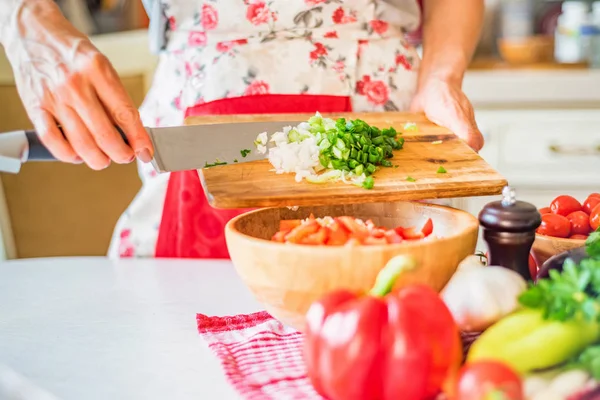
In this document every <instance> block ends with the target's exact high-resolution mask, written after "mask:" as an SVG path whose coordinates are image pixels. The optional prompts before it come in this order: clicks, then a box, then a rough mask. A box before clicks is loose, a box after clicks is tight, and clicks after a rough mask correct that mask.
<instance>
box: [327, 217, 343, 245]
mask: <svg viewBox="0 0 600 400" xmlns="http://www.w3.org/2000/svg"><path fill="white" fill-rule="evenodd" d="M347 241H348V231H346V229H345V228H343V227H342V226H341V225H340V223H339V222H337V221H333V223H332V224H331V225H329V237H328V238H327V244H328V245H329V246H342V245H344V244H346V242H347Z"/></svg>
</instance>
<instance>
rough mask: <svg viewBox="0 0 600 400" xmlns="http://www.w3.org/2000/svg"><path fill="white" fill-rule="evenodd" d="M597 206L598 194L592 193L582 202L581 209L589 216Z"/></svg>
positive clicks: (599, 202)
mask: <svg viewBox="0 0 600 400" xmlns="http://www.w3.org/2000/svg"><path fill="white" fill-rule="evenodd" d="M598 204H600V194H598V193H592V194H590V195H589V196H588V198H587V199H585V201H584V202H583V206H582V209H583V211H585V212H586V213H588V214H591V213H592V210H593V209H594V207H596V206H597V205H598Z"/></svg>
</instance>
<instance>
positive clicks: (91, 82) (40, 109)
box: [0, 0, 152, 169]
mask: <svg viewBox="0 0 600 400" xmlns="http://www.w3.org/2000/svg"><path fill="white" fill-rule="evenodd" d="M0 43H1V44H2V45H3V46H4V48H5V51H6V55H7V58H8V60H9V62H10V63H11V65H12V68H13V72H14V74H15V82H16V85H17V90H18V92H19V95H20V97H21V99H22V101H23V105H24V106H25V110H26V111H27V115H28V116H29V118H30V119H31V121H32V123H33V125H34V126H35V128H36V130H37V131H38V134H39V136H40V140H41V141H42V143H44V145H45V146H46V147H47V148H48V149H49V150H50V152H51V153H52V154H53V155H54V156H55V157H56V158H58V159H59V160H62V161H65V162H73V163H80V162H85V163H86V164H88V165H89V166H90V167H91V168H93V169H103V168H106V167H107V166H108V165H109V164H110V161H111V160H112V161H115V162H117V163H127V162H131V161H132V160H133V159H134V157H135V156H136V155H137V157H138V158H139V159H140V160H142V161H144V162H148V161H150V160H151V158H152V144H151V142H150V139H149V137H148V134H147V132H146V130H145V129H144V127H143V126H142V123H141V121H140V117H139V113H138V112H137V109H136V108H135V106H134V105H133V102H132V101H131V99H130V98H129V95H128V94H127V92H126V91H125V89H124V88H123V86H122V84H121V81H120V80H119V77H118V75H117V73H116V72H115V70H114V69H113V67H112V66H111V65H110V63H109V62H108V60H107V59H106V57H104V56H103V55H102V54H101V53H100V52H99V51H98V49H96V47H95V46H94V45H93V44H92V43H91V42H90V40H89V39H88V38H87V37H86V36H85V35H83V34H82V33H81V32H79V31H77V29H75V28H74V27H73V25H71V24H70V23H69V21H67V19H66V18H65V17H64V16H63V15H62V13H61V11H60V8H59V7H58V5H57V4H56V3H55V2H54V1H53V0H0ZM114 124H118V125H119V126H120V127H121V128H122V129H123V131H124V132H125V134H126V135H127V139H128V141H129V143H130V145H131V147H129V146H127V144H126V143H125V142H124V141H123V140H122V139H121V137H120V135H119V134H118V133H117V131H116V129H115V128H114ZM58 125H60V126H61V128H62V131H63V132H61V131H60V130H59V128H58ZM63 133H64V135H63Z"/></svg>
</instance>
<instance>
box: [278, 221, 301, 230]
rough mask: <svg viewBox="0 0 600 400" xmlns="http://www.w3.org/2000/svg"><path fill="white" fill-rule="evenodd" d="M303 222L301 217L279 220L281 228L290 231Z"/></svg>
mask: <svg viewBox="0 0 600 400" xmlns="http://www.w3.org/2000/svg"><path fill="white" fill-rule="evenodd" d="M301 224H302V220H300V219H288V220H285V219H284V220H282V221H279V230H280V231H283V232H289V231H291V230H292V229H294V228H295V227H297V226H300V225H301Z"/></svg>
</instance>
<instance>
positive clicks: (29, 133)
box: [25, 126, 129, 161]
mask: <svg viewBox="0 0 600 400" xmlns="http://www.w3.org/2000/svg"><path fill="white" fill-rule="evenodd" d="M58 129H60V132H61V133H62V134H63V136H64V135H65V134H64V132H63V130H62V128H61V127H60V126H59V127H58ZM115 129H116V130H117V132H119V134H120V135H121V138H122V139H123V141H124V142H125V144H127V145H128V146H129V141H128V140H127V136H125V132H123V130H121V128H119V127H118V126H115ZM25 137H26V138H27V143H28V144H29V153H28V156H27V161H56V157H54V156H53V155H52V153H50V151H49V150H48V149H47V148H46V146H44V144H43V143H42V141H41V140H40V137H39V135H38V134H37V132H36V131H35V130H26V131H25Z"/></svg>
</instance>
